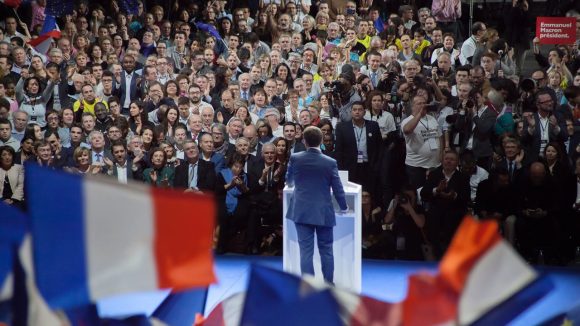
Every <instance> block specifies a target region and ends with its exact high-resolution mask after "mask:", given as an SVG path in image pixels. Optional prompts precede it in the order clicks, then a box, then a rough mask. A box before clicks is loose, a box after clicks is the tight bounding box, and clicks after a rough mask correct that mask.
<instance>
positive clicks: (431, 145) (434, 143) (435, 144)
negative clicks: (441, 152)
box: [427, 138, 439, 151]
mask: <svg viewBox="0 0 580 326" xmlns="http://www.w3.org/2000/svg"><path fill="white" fill-rule="evenodd" d="M427 144H428V145H429V149H430V150H432V151H433V150H436V149H439V143H438V142H437V140H436V139H435V138H429V140H427Z"/></svg>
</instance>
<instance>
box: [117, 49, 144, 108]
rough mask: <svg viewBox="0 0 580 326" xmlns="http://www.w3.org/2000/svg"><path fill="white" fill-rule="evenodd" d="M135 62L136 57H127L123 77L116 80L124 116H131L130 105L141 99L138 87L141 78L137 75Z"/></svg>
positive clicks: (124, 60)
mask: <svg viewBox="0 0 580 326" xmlns="http://www.w3.org/2000/svg"><path fill="white" fill-rule="evenodd" d="M135 62H136V59H135V57H133V56H131V55H125V56H124V57H123V71H122V72H121V76H120V77H118V78H116V79H115V90H116V93H117V94H116V95H117V96H118V97H119V99H120V102H121V103H120V104H121V108H122V110H121V113H122V114H123V115H129V104H131V101H132V99H137V98H140V97H141V94H139V93H140V92H139V87H137V85H138V84H139V83H138V79H139V77H138V76H137V74H136V73H135V65H136V63H135Z"/></svg>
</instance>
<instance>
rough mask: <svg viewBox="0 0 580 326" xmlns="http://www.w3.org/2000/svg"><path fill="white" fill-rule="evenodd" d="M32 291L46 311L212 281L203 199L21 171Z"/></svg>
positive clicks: (210, 224) (208, 214) (210, 212)
mask: <svg viewBox="0 0 580 326" xmlns="http://www.w3.org/2000/svg"><path fill="white" fill-rule="evenodd" d="M25 189H27V194H26V195H27V199H28V203H29V216H30V219H31V233H32V235H33V239H34V241H33V249H34V250H33V252H34V267H35V272H36V284H37V286H38V289H39V290H40V293H41V294H42V296H43V297H44V298H45V299H46V301H47V303H48V305H49V306H50V307H51V308H53V309H63V310H67V309H71V308H74V307H77V306H82V305H86V304H90V303H94V302H96V301H97V300H99V299H102V298H106V297H109V296H112V295H117V294H123V293H132V292H142V291H151V290H157V289H168V288H171V289H173V290H174V291H180V290H184V289H189V288H193V287H204V286H207V285H209V284H210V283H213V282H214V281H215V276H214V271H213V257H212V237H213V229H214V219H215V204H214V200H213V198H212V197H211V196H209V195H193V194H184V193H183V192H178V191H172V190H164V189H157V188H148V187H146V186H144V185H141V184H133V185H126V186H121V185H119V184H118V183H116V182H114V180H110V179H108V178H103V177H101V178H88V177H84V178H83V177H81V176H77V175H72V174H67V173H62V172H57V171H52V170H48V169H44V168H41V167H38V166H36V165H32V164H31V165H27V167H26V188H25Z"/></svg>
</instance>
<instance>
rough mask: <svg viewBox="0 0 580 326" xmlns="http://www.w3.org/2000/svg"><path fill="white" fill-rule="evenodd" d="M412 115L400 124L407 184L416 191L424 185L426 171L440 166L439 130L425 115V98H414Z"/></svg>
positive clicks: (433, 120)
mask: <svg viewBox="0 0 580 326" xmlns="http://www.w3.org/2000/svg"><path fill="white" fill-rule="evenodd" d="M412 103H413V104H412V114H411V115H410V116H408V117H407V118H406V119H405V120H403V122H402V123H401V128H402V130H403V135H404V137H405V143H406V147H407V155H406V158H405V169H406V172H407V177H408V180H409V183H410V184H411V185H413V186H414V187H415V188H416V189H417V188H420V187H421V186H422V185H423V184H425V179H426V176H427V169H429V168H435V167H438V166H439V165H440V164H441V144H440V141H441V128H440V127H439V123H438V122H437V120H436V119H435V118H434V117H433V116H431V115H429V114H427V98H426V97H424V96H415V97H413V100H412Z"/></svg>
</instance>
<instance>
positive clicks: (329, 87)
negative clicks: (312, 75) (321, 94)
mask: <svg viewBox="0 0 580 326" xmlns="http://www.w3.org/2000/svg"><path fill="white" fill-rule="evenodd" d="M324 89H325V91H327V92H333V93H338V94H341V93H342V91H343V90H344V85H343V83H341V82H340V80H335V81H333V82H326V83H324Z"/></svg>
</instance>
